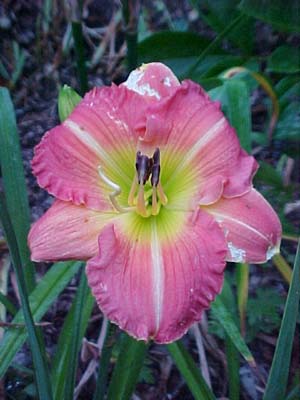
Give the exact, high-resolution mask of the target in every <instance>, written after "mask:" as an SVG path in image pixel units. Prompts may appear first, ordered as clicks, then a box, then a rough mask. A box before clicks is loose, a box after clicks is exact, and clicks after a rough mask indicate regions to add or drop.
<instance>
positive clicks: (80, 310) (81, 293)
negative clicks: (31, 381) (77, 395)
mask: <svg viewBox="0 0 300 400" xmlns="http://www.w3.org/2000/svg"><path fill="white" fill-rule="evenodd" d="M90 293H91V292H90V288H89V287H88V284H87V278H86V274H85V270H84V268H83V269H82V272H81V278H80V284H79V287H78V290H77V295H76V298H75V306H74V318H73V325H72V327H71V332H72V336H71V341H70V344H69V347H70V352H69V357H68V363H67V365H66V367H67V381H66V385H65V390H64V397H63V398H64V400H68V399H69V400H73V398H74V397H73V396H74V388H75V381H76V372H77V364H78V353H79V350H80V347H81V340H82V337H81V336H80V331H81V325H82V322H83V320H84V317H83V314H84V313H85V305H86V301H87V298H88V297H89V296H91V294H90Z"/></svg>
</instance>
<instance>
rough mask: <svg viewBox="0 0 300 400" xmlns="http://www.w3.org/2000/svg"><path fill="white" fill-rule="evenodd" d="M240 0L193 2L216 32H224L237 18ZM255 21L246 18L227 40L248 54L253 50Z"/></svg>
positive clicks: (230, 33)
mask: <svg viewBox="0 0 300 400" xmlns="http://www.w3.org/2000/svg"><path fill="white" fill-rule="evenodd" d="M239 2H240V0H214V1H209V0H192V3H193V5H194V6H195V7H197V9H198V11H199V13H200V17H201V19H203V20H204V21H205V22H206V23H207V24H208V25H209V26H211V27H212V29H213V30H214V31H216V32H218V33H219V32H222V31H223V30H224V29H225V28H226V27H227V25H228V24H229V23H230V22H231V21H232V20H233V19H234V18H236V17H237V16H238V15H239V14H240V11H239V10H238V9H237V5H238V4H239ZM253 28H254V24H253V20H252V19H250V18H246V19H244V20H243V21H241V23H239V24H238V25H237V26H236V27H235V29H233V30H232V31H230V32H228V35H227V37H226V39H228V40H229V41H230V42H231V43H233V44H235V45H236V46H238V47H240V48H241V49H243V50H244V51H245V52H247V53H251V51H252V49H253V38H254V32H253Z"/></svg>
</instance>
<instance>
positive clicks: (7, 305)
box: [0, 292, 18, 316]
mask: <svg viewBox="0 0 300 400" xmlns="http://www.w3.org/2000/svg"><path fill="white" fill-rule="evenodd" d="M0 303H2V304H3V305H4V307H5V308H6V309H7V311H8V312H9V313H10V314H11V315H13V316H15V315H16V313H17V311H18V310H17V308H16V307H15V305H14V304H13V303H12V302H11V301H10V300H9V298H8V297H7V296H4V294H3V293H1V292H0Z"/></svg>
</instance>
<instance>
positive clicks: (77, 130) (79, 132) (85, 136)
mask: <svg viewBox="0 0 300 400" xmlns="http://www.w3.org/2000/svg"><path fill="white" fill-rule="evenodd" d="M63 124H64V125H65V126H66V127H68V128H69V129H70V130H71V131H72V133H73V134H74V135H75V136H76V137H77V139H79V140H80V141H81V142H82V143H84V144H85V145H86V146H87V147H88V148H90V149H91V150H92V151H93V152H94V153H96V154H98V155H99V157H100V158H101V160H103V161H104V162H105V163H106V165H109V166H110V167H111V168H112V169H113V170H114V171H117V172H118V174H119V175H120V176H122V178H123V179H124V180H125V181H128V183H130V180H129V178H128V176H127V175H125V174H124V172H123V171H122V169H120V168H119V166H118V165H117V164H116V163H114V162H113V160H112V159H111V158H110V157H109V155H108V154H107V153H106V152H105V151H104V150H103V148H102V147H101V146H100V145H99V143H98V142H97V140H95V139H94V138H93V136H92V135H91V134H90V133H89V132H88V131H86V130H85V129H83V128H81V127H80V126H79V125H78V124H76V123H75V122H74V121H71V120H66V121H64V122H63ZM101 167H103V166H102V165H101Z"/></svg>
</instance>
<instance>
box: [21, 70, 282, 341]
mask: <svg viewBox="0 0 300 400" xmlns="http://www.w3.org/2000/svg"><path fill="white" fill-rule="evenodd" d="M32 166H33V171H34V174H35V175H36V176H37V180H38V183H39V185H40V186H41V187H43V188H45V189H46V190H47V191H48V192H49V193H50V194H52V195H53V196H55V197H56V200H55V202H54V204H53V205H52V206H51V207H50V209H49V210H48V211H47V212H46V213H45V214H44V216H42V218H41V219H40V220H38V221H37V222H36V223H35V224H34V225H33V227H32V229H31V231H30V234H29V246H30V249H31V255H32V259H33V260H35V261H40V260H49V261H54V260H63V259H81V260H88V262H87V276H88V282H89V285H90V287H91V289H92V292H93V294H94V296H95V298H96V299H97V302H98V305H99V307H100V309H101V310H102V311H103V313H104V314H105V315H106V316H107V317H108V318H109V319H110V320H111V321H112V322H114V323H116V324H118V325H119V326H120V327H121V328H122V329H124V330H126V331H127V332H128V333H129V334H130V335H132V336H134V337H136V338H137V339H141V340H148V339H153V340H155V341H156V342H158V343H167V342H171V341H173V340H176V339H178V338H179V337H181V336H182V335H183V334H184V333H185V332H186V331H187V329H188V328H189V327H190V325H191V324H193V323H194V322H195V321H199V320H200V318H201V314H202V312H203V310H204V309H206V308H208V307H209V304H210V303H211V302H212V301H213V300H214V298H215V296H216V295H217V294H218V293H219V292H220V290H221V287H222V282H223V272H224V268H225V263H226V261H235V262H254V263H261V262H265V261H266V260H267V259H269V258H270V257H272V255H273V254H275V253H276V252H278V251H279V244H280V236H281V226H280V222H279V220H278V218H277V216H276V214H275V212H274V211H273V209H272V208H271V206H270V205H269V204H268V203H267V201H266V200H265V199H264V198H263V197H262V196H261V195H260V194H259V193H258V192H257V191H256V190H255V189H253V187H252V178H253V175H254V173H255V172H256V170H257V163H256V161H255V160H254V158H253V157H251V156H249V155H248V154H247V153H246V152H245V151H244V150H242V149H241V147H240V144H239V141H238V139H237V136H236V134H235V131H234V129H233V128H232V127H231V126H230V125H229V123H228V122H227V120H226V119H225V117H224V115H223V114H222V112H221V111H220V104H219V103H215V102H212V101H211V100H210V98H209V97H208V95H207V94H206V93H205V92H204V91H203V89H202V88H201V87H200V86H199V85H198V84H196V83H194V82H192V81H189V80H185V81H183V82H182V83H180V82H179V81H178V80H177V78H176V77H175V76H174V74H173V73H172V72H171V71H170V69H169V68H167V67H166V66H164V65H163V64H160V63H151V64H147V65H143V66H142V67H140V68H139V69H137V70H135V71H133V72H132V73H131V74H130V76H129V78H128V79H127V81H126V82H125V83H123V84H121V85H119V86H116V85H112V86H111V87H101V88H95V89H93V90H91V91H90V92H89V93H88V94H87V95H86V96H85V97H84V99H83V100H82V101H81V102H80V103H79V104H78V106H76V108H75V109H74V111H73V112H72V113H71V115H70V116H69V117H68V118H67V119H66V120H65V121H64V122H63V123H62V124H61V125H59V126H57V127H55V128H54V129H52V130H50V131H49V132H47V134H46V135H45V136H44V138H43V140H42V141H41V143H40V144H39V145H38V146H37V147H36V149H35V156H34V159H33V162H32Z"/></svg>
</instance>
